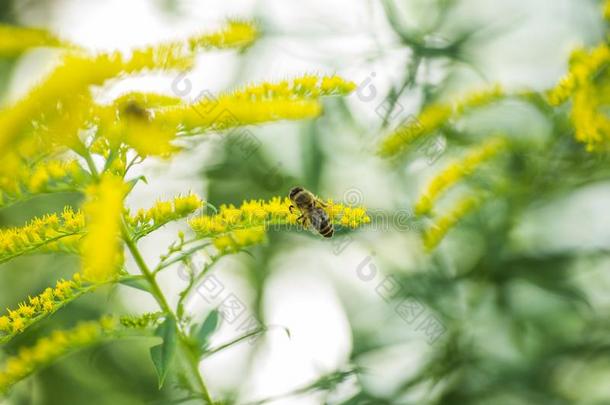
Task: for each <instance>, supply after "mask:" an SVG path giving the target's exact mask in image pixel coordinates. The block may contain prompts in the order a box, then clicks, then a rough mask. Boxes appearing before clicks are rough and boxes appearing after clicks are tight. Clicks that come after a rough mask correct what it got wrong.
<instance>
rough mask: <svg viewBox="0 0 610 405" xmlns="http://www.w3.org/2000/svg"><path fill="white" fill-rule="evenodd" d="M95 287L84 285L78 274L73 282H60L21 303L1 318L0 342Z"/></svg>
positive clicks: (5, 340)
mask: <svg viewBox="0 0 610 405" xmlns="http://www.w3.org/2000/svg"><path fill="white" fill-rule="evenodd" d="M95 287H96V285H83V284H82V280H81V278H80V275H79V274H78V273H77V274H75V275H74V278H73V279H72V280H59V281H58V282H57V283H56V284H55V287H54V288H51V287H48V288H46V289H45V290H44V291H43V292H42V293H41V294H39V295H36V296H34V297H29V299H28V300H27V301H24V302H21V303H19V304H18V307H17V308H16V309H13V310H11V309H8V310H7V312H8V314H7V315H2V316H0V342H2V343H5V342H7V341H8V340H10V339H11V338H13V337H14V336H15V335H17V334H19V333H21V332H23V331H24V330H25V329H26V328H28V327H29V326H31V325H32V324H34V323H35V322H37V321H39V320H41V319H43V318H44V317H46V316H48V315H50V314H52V313H54V312H56V311H57V310H58V309H60V308H62V307H63V306H65V305H66V304H68V303H69V302H72V301H74V300H75V299H77V298H78V297H80V296H81V295H83V294H85V293H87V292H90V291H92V290H93V289H95Z"/></svg>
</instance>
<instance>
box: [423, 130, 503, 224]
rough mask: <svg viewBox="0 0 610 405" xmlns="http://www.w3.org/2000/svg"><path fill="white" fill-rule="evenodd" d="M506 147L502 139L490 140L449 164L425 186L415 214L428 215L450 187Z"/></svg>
mask: <svg viewBox="0 0 610 405" xmlns="http://www.w3.org/2000/svg"><path fill="white" fill-rule="evenodd" d="M506 147H507V141H506V139H505V138H504V137H496V138H492V139H489V140H488V141H486V142H485V143H483V144H482V145H480V146H477V147H474V148H472V149H471V150H470V151H469V153H468V154H467V155H466V156H465V157H464V158H462V159H461V160H459V161H456V162H453V163H451V164H449V165H448V166H447V167H445V168H444V169H443V170H442V171H441V172H440V173H439V174H438V175H436V176H435V177H434V178H433V179H432V180H431V181H430V182H429V183H428V184H427V185H426V187H425V189H424V191H423V192H422V193H421V195H420V197H419V199H418V200H417V202H416V203H415V213H416V214H417V215H422V214H427V213H429V212H430V210H431V209H432V207H433V206H434V203H435V202H436V200H437V199H438V198H439V197H440V196H441V195H443V194H444V193H445V192H446V191H447V190H448V189H449V188H450V187H452V186H453V185H455V184H456V183H458V182H459V181H460V180H462V179H463V178H464V177H466V176H469V175H471V174H472V173H473V172H474V171H475V170H477V168H478V167H479V166H480V165H481V164H483V163H484V162H485V161H487V160H489V159H491V158H493V157H494V156H496V155H497V154H499V153H501V152H502V151H503V150H505V149H506Z"/></svg>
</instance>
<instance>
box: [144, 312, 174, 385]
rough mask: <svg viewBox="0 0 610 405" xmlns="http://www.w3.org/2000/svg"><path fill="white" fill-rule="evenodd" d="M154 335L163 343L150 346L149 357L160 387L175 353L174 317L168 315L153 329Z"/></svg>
mask: <svg viewBox="0 0 610 405" xmlns="http://www.w3.org/2000/svg"><path fill="white" fill-rule="evenodd" d="M155 336H159V337H160V338H161V339H163V343H161V344H160V345H157V346H154V347H151V348H150V357H151V359H152V361H153V364H154V365H155V369H156V370H157V376H158V377H159V389H160V388H161V387H162V386H163V382H164V381H165V377H166V376H167V371H168V370H169V367H170V364H171V362H172V359H173V358H174V354H175V353H176V342H177V340H176V322H175V321H174V319H173V318H171V317H169V316H168V317H167V318H166V319H165V321H163V323H162V324H161V325H159V326H158V327H157V329H156V330H155Z"/></svg>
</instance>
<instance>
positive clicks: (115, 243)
mask: <svg viewBox="0 0 610 405" xmlns="http://www.w3.org/2000/svg"><path fill="white" fill-rule="evenodd" d="M126 192H127V185H126V184H125V183H123V180H122V179H121V178H119V177H117V176H114V175H111V174H105V175H104V176H103V177H102V178H101V179H100V183H99V184H97V185H95V186H91V187H90V188H89V189H88V190H87V196H88V201H87V202H86V203H85V204H84V206H83V212H84V213H85V217H86V221H87V233H86V235H85V237H84V238H83V240H82V243H81V254H82V265H81V266H82V275H83V278H84V279H85V280H87V281H90V282H94V283H99V282H104V281H107V280H109V279H112V278H114V277H115V276H116V275H117V274H118V271H119V269H120V267H121V265H122V264H123V249H122V243H121V239H120V237H121V222H122V214H123V199H124V198H125V195H126Z"/></svg>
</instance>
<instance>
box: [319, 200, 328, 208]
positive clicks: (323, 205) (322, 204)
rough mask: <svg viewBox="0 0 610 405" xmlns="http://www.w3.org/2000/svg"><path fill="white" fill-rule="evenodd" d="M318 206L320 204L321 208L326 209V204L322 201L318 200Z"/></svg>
mask: <svg viewBox="0 0 610 405" xmlns="http://www.w3.org/2000/svg"><path fill="white" fill-rule="evenodd" d="M318 204H320V205H321V206H322V207H324V208H326V207H328V204H326V203H325V202H324V201H322V200H318Z"/></svg>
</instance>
